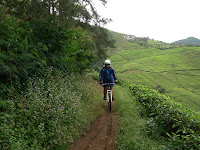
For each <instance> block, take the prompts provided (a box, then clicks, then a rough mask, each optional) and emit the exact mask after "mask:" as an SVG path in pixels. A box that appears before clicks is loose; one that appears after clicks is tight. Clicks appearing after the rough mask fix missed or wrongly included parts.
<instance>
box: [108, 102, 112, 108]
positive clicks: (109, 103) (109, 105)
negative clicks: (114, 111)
mask: <svg viewBox="0 0 200 150" xmlns="http://www.w3.org/2000/svg"><path fill="white" fill-rule="evenodd" d="M108 107H109V110H110V111H111V108H112V107H111V100H109V102H108Z"/></svg>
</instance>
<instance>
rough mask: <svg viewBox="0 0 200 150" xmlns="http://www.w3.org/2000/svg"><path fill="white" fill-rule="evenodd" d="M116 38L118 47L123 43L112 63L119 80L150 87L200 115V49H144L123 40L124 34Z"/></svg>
mask: <svg viewBox="0 0 200 150" xmlns="http://www.w3.org/2000/svg"><path fill="white" fill-rule="evenodd" d="M116 35H117V38H115V39H116V45H118V47H119V46H120V43H121V47H120V48H118V47H117V48H116V50H112V51H111V52H110V53H109V59H110V60H111V62H112V66H113V67H114V68H115V70H116V72H117V75H118V77H119V78H121V79H125V80H129V81H131V82H133V83H135V84H142V85H148V86H151V87H152V88H154V89H157V90H159V91H160V92H161V93H164V94H165V95H167V96H169V97H171V98H172V99H174V100H175V101H176V102H180V103H182V104H183V105H185V106H187V107H189V108H190V109H193V110H196V111H200V82H199V79H200V59H199V58H200V47H180V48H173V49H167V50H159V49H156V48H144V47H139V45H137V44H135V43H130V42H128V41H126V40H124V39H123V35H122V34H116V33H115V35H114V37H116ZM120 37H121V39H120ZM119 39H120V41H119ZM118 41H119V43H118ZM151 44H152V41H151ZM124 45H125V47H124V49H123V46H124Z"/></svg>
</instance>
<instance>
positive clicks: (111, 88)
mask: <svg viewBox="0 0 200 150" xmlns="http://www.w3.org/2000/svg"><path fill="white" fill-rule="evenodd" d="M110 90H112V98H113V100H114V93H113V87H110Z"/></svg>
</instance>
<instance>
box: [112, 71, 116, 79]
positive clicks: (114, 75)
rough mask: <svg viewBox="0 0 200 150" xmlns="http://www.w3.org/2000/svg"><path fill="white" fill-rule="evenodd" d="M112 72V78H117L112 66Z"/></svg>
mask: <svg viewBox="0 0 200 150" xmlns="http://www.w3.org/2000/svg"><path fill="white" fill-rule="evenodd" d="M112 74H113V77H114V80H117V76H116V72H115V69H114V68H112Z"/></svg>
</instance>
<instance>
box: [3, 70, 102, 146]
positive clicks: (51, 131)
mask: <svg viewBox="0 0 200 150" xmlns="http://www.w3.org/2000/svg"><path fill="white" fill-rule="evenodd" d="M99 94H100V93H99V91H98V89H97V88H96V87H95V85H94V84H93V82H92V80H91V79H90V78H89V77H88V76H86V75H80V74H71V75H68V74H64V73H63V74H62V76H56V75H52V71H51V69H48V70H46V73H45V75H43V77H42V78H41V77H40V78H39V77H37V78H33V79H31V78H30V79H29V80H28V89H27V91H25V92H23V93H21V95H20V96H18V97H15V98H14V100H13V101H10V102H8V107H7V109H6V111H5V112H0V143H1V147H0V149H31V148H34V149H55V148H57V149H59V148H62V149H66V148H67V147H69V145H70V144H71V143H72V142H73V141H74V140H75V139H77V138H78V137H79V136H80V134H81V133H83V131H84V130H85V129H86V128H87V126H88V125H89V123H90V122H91V121H93V120H94V118H95V117H96V116H97V115H98V114H99V112H100V110H101V107H99V106H101V103H102V100H101V96H100V95H99ZM99 98H100V99H99ZM98 100H99V101H98Z"/></svg>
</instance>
